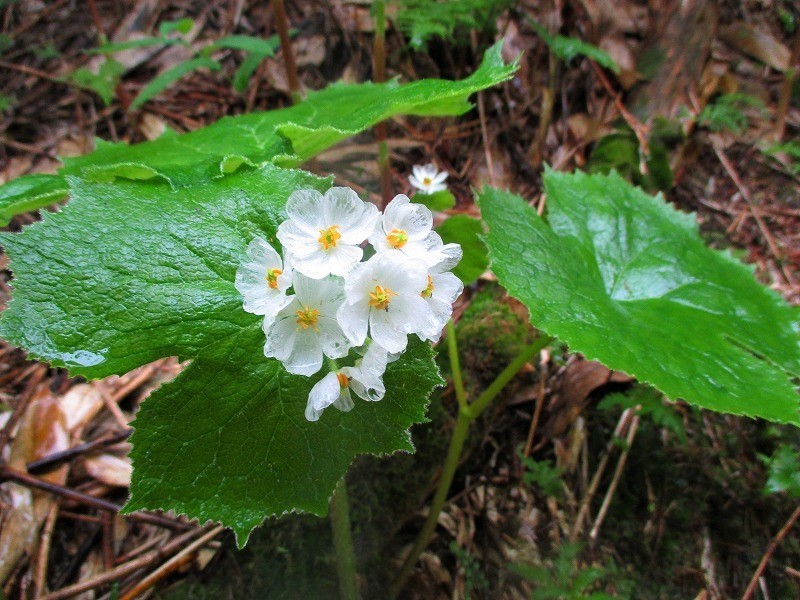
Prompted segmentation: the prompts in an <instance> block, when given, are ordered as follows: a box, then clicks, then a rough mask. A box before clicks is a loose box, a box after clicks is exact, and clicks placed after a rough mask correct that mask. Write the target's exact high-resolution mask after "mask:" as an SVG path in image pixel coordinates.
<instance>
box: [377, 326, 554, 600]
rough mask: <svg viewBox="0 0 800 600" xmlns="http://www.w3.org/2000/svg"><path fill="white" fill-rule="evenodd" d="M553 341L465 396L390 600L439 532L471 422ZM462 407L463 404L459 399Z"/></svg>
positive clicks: (542, 342) (537, 344) (545, 340)
mask: <svg viewBox="0 0 800 600" xmlns="http://www.w3.org/2000/svg"><path fill="white" fill-rule="evenodd" d="M454 333H455V327H454V326H453V325H452V323H448V328H447V339H448V351H449V352H450V361H451V363H450V364H451V366H452V368H453V384H454V386H456V397H458V396H459V393H460V392H459V391H458V384H456V379H458V380H459V381H461V369H460V366H459V363H458V357H456V358H455V360H454V359H453V355H455V354H456V353H457V348H456V347H455V344H454V343H453V341H454V340H455V335H454ZM552 341H553V338H552V337H550V336H546V335H540V336H539V337H538V338H537V339H536V340H535V341H534V342H533V343H532V344H531V345H529V346H526V347H525V348H524V349H523V350H522V351H521V352H520V353H519V354H518V355H517V357H516V358H515V359H514V360H513V361H511V363H510V364H509V365H508V366H507V367H506V368H505V369H503V371H502V372H501V373H500V374H499V375H498V376H497V378H496V379H495V380H494V381H493V382H492V383H491V384H490V385H489V387H488V388H486V390H485V391H484V392H483V393H482V394H481V395H480V396H478V399H477V400H476V401H475V402H473V403H472V404H467V403H466V394H464V402H465V404H464V406H463V407H461V408H460V409H459V411H458V420H457V421H456V427H455V430H454V431H453V437H452V439H451V440H450V448H449V449H448V450H447V458H445V461H444V465H443V467H442V476H441V479H439V486H438V487H437V488H436V494H435V495H434V497H433V502H431V508H430V511H428V516H427V518H426V519H425V523H424V525H423V526H422V529H421V530H420V532H419V535H418V536H417V539H416V541H415V542H414V546H413V547H412V548H411V551H410V552H409V553H408V555H407V556H406V559H405V561H404V562H403V566H402V567H400V570H399V571H398V574H397V577H396V578H395V580H394V583H393V584H392V587H391V588H390V590H389V598H391V599H394V598H396V597H397V596H398V594H399V593H400V590H401V589H402V588H403V585H404V584H405V582H406V579H408V576H409V575H410V574H411V569H413V568H414V565H415V564H416V563H417V559H419V556H420V554H422V551H423V550H425V548H426V547H427V546H428V543H429V542H430V538H431V535H432V534H433V531H434V529H436V523H437V522H438V521H439V514H440V513H441V512H442V508H444V503H445V501H446V500H447V494H448V492H449V491H450V485H451V484H452V483H453V477H454V476H455V473H456V469H457V468H458V464H459V462H460V459H461V453H462V451H463V450H464V442H465V441H466V439H467V433H468V431H469V426H470V423H472V421H474V420H475V419H476V418H477V417H478V416H479V415H480V414H481V413H482V412H483V411H484V410H485V409H486V407H487V406H489V404H490V403H491V401H492V400H494V398H495V397H496V396H497V394H499V393H500V392H501V391H502V389H503V388H504V387H505V386H506V385H507V384H508V382H509V381H511V380H512V379H513V378H514V375H516V373H517V371H519V370H520V368H522V365H524V364H525V363H526V362H528V361H529V360H531V359H532V358H533V357H534V356H536V355H537V354H538V353H539V352H541V350H542V348H544V347H545V346H547V345H548V344H549V343H550V342H552ZM461 389H462V392H461V393H463V383H462V388H461ZM459 405H461V401H460V400H459Z"/></svg>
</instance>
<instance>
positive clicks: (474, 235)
mask: <svg viewBox="0 0 800 600" xmlns="http://www.w3.org/2000/svg"><path fill="white" fill-rule="evenodd" d="M415 197H416V196H415ZM436 232H437V233H438V234H439V235H440V236H442V240H443V241H444V243H445V244H450V243H456V244H461V249H462V250H463V251H464V256H463V258H462V259H461V261H460V262H459V263H458V265H456V267H455V268H454V269H453V273H455V275H456V277H458V278H459V279H460V280H461V281H463V282H464V285H469V284H470V283H472V282H473V281H475V280H476V279H477V278H478V277H480V276H481V275H482V274H483V272H484V271H485V270H486V269H487V268H488V267H489V256H488V252H487V250H486V244H484V243H483V240H482V239H481V237H482V236H483V233H484V231H483V225H481V222H480V220H478V219H474V218H472V217H469V216H467V215H455V216H453V217H450V218H449V219H447V220H446V221H445V222H444V223H442V224H441V225H439V226H438V227H437V228H436Z"/></svg>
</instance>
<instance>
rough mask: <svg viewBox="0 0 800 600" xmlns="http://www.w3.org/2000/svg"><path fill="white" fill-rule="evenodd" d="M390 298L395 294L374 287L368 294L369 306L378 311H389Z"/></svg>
mask: <svg viewBox="0 0 800 600" xmlns="http://www.w3.org/2000/svg"><path fill="white" fill-rule="evenodd" d="M392 296H397V292H393V291H392V290H390V289H389V288H385V287H381V286H379V285H376V286H375V290H374V291H372V292H370V293H369V305H370V306H372V307H373V308H377V309H378V310H389V301H390V300H391V299H392Z"/></svg>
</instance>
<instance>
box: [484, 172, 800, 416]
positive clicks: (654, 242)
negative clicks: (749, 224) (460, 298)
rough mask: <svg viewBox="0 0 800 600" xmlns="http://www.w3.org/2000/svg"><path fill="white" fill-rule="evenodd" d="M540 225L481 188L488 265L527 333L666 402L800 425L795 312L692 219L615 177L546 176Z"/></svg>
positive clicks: (509, 197) (504, 197) (509, 200)
mask: <svg viewBox="0 0 800 600" xmlns="http://www.w3.org/2000/svg"><path fill="white" fill-rule="evenodd" d="M545 187H546V191H547V214H546V218H545V219H543V218H540V217H538V216H537V214H536V212H535V210H534V209H533V208H531V207H530V206H528V205H527V203H526V202H525V201H524V200H523V199H522V198H520V197H518V196H515V195H513V194H510V193H508V192H502V191H499V190H494V189H485V190H484V191H483V192H482V193H481V195H480V199H479V204H480V208H481V212H482V214H483V218H484V220H485V222H486V224H487V225H488V227H489V234H488V235H487V237H486V242H487V245H488V247H489V253H490V257H491V260H492V268H493V270H494V272H495V274H496V275H497V276H498V278H499V280H500V282H501V283H502V284H503V285H504V286H505V287H506V288H507V289H508V291H509V293H510V294H511V295H513V296H514V297H516V298H518V299H519V300H521V301H522V302H523V303H524V304H525V305H526V306H527V307H528V310H529V311H530V313H531V321H532V323H533V324H534V326H536V327H538V328H540V329H542V330H543V331H545V332H547V333H548V334H550V335H554V336H556V337H558V338H559V339H561V340H562V341H564V342H566V343H568V344H569V346H570V349H571V350H572V351H574V352H581V353H583V354H584V355H586V357H587V358H589V359H592V360H599V361H601V362H603V363H604V364H606V365H607V366H608V367H610V368H612V369H617V370H620V371H625V372H627V373H629V374H631V375H633V376H635V377H637V378H638V379H639V380H641V381H643V382H647V383H650V384H652V385H654V386H656V387H657V388H659V389H660V390H662V391H663V392H664V393H666V394H667V395H668V396H669V397H670V398H673V399H676V398H683V399H685V400H686V401H688V402H690V403H693V404H697V405H698V406H701V407H704V408H708V409H712V410H716V411H720V412H727V413H732V414H736V415H748V416H754V417H762V418H765V419H769V420H772V421H776V422H780V423H794V424H799V423H800V418H798V400H799V399H800V398H799V397H798V394H797V393H796V391H795V389H794V386H793V385H792V381H791V377H790V374H797V373H800V345H798V336H797V323H796V314H795V313H794V312H793V310H792V309H791V308H790V307H788V306H787V305H786V304H785V303H784V302H783V300H782V299H781V298H780V297H779V296H778V295H777V294H776V293H775V292H773V291H771V290H769V289H767V288H765V287H764V286H762V285H760V284H759V283H757V282H756V281H755V279H754V278H753V273H752V269H751V268H749V267H747V266H745V265H743V264H741V263H739V262H737V261H735V260H734V259H732V258H731V257H729V256H727V255H725V254H723V253H720V252H715V251H713V250H710V249H709V248H708V247H706V245H705V244H704V242H703V241H702V239H701V238H700V237H699V235H698V233H697V225H696V223H695V220H694V216H693V215H689V214H684V213H680V212H677V211H676V210H674V209H673V208H672V207H670V206H668V205H667V204H665V203H664V202H663V201H662V200H661V199H660V198H653V197H651V196H648V195H647V194H645V193H644V192H642V191H641V190H640V189H638V188H635V187H633V186H631V185H630V184H628V183H627V182H626V181H624V180H623V179H622V178H621V177H619V176H618V175H616V174H611V175H609V176H602V175H585V174H583V173H576V174H565V173H555V172H552V171H551V172H548V173H547V174H546V175H545Z"/></svg>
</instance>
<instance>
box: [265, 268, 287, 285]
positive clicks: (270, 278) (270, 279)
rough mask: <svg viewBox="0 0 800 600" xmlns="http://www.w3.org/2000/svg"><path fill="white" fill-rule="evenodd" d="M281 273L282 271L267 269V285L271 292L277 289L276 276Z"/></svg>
mask: <svg viewBox="0 0 800 600" xmlns="http://www.w3.org/2000/svg"><path fill="white" fill-rule="evenodd" d="M282 273H283V271H281V270H280V269H267V277H266V279H267V283H268V284H269V287H271V288H272V289H273V290H277V289H278V275H281V274H282Z"/></svg>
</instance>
